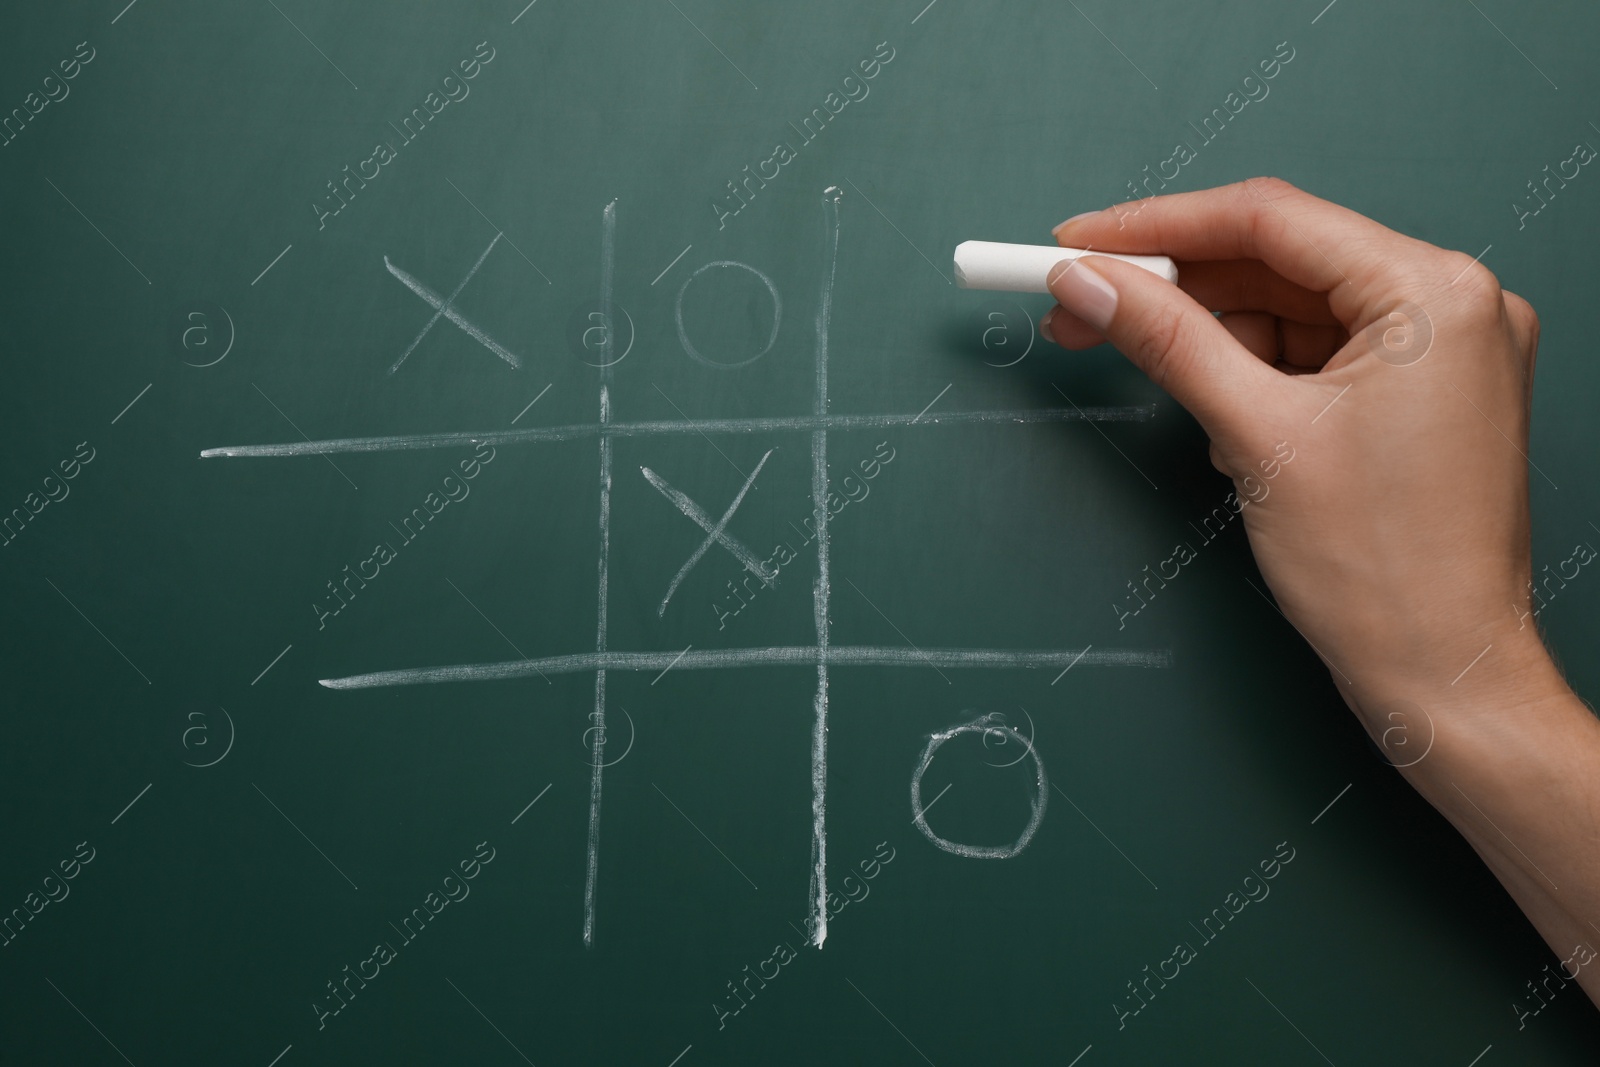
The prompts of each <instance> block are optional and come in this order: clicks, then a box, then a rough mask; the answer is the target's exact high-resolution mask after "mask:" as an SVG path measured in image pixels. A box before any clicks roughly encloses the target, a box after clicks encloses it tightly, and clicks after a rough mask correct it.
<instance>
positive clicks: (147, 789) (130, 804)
mask: <svg viewBox="0 0 1600 1067" xmlns="http://www.w3.org/2000/svg"><path fill="white" fill-rule="evenodd" d="M151 785H155V783H154V782H151V783H150V785H147V786H145V787H144V788H143V789H141V790H139V796H137V797H134V798H133V799H132V800H130V801H128V807H127V808H123V809H122V810H121V811H119V812H117V819H120V818H122V817H123V816H124V815H126V814H128V808H131V807H133V806H134V805H135V804H137V803H139V798H140V797H143V796H144V795H145V794H146V793H148V792H150V786H151ZM117 819H112V820H111V825H112V826H115V825H117Z"/></svg>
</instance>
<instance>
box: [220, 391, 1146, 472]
mask: <svg viewBox="0 0 1600 1067" xmlns="http://www.w3.org/2000/svg"><path fill="white" fill-rule="evenodd" d="M657 391H658V392H659V391H660V390H659V388H658V389H657ZM662 395H663V396H665V395H666V394H664V393H663V394H662ZM667 402H668V403H671V404H672V406H673V407H674V408H677V404H676V403H674V402H673V401H672V398H671V397H667ZM678 410H679V411H680V413H681V411H682V409H681V408H679V409H678ZM1154 417H1155V405H1153V404H1137V405H1131V406H1123V407H1092V408H1087V409H1086V408H1080V407H1077V406H1074V407H1072V408H1070V409H1069V408H1032V409H1018V410H1014V411H958V412H954V413H952V414H949V415H933V416H930V417H929V418H928V419H927V421H926V422H923V423H921V425H923V426H939V425H948V426H967V425H980V424H999V423H1009V424H1013V425H1018V426H1024V425H1039V424H1042V423H1060V422H1079V421H1083V422H1147V421H1149V420H1150V419H1151V418H1154ZM919 418H920V416H917V415H905V414H893V415H794V416H780V417H774V418H756V419H708V420H703V421H700V422H696V421H694V420H692V419H689V418H688V417H687V416H685V418H684V421H682V422H679V421H677V420H674V419H663V420H655V421H647V422H611V423H607V424H606V426H605V429H604V431H602V430H601V429H600V428H599V427H597V426H596V425H595V424H594V423H576V424H572V425H567V426H541V427H537V428H533V429H525V430H483V431H468V432H455V433H434V434H408V435H400V436H389V437H340V438H333V439H330V440H326V441H307V442H305V443H304V444H301V443H298V442H287V443H280V444H266V445H224V446H222V447H220V448H208V449H205V450H204V451H203V452H201V453H200V457H201V458H202V459H217V458H229V459H237V458H242V457H260V456H320V455H323V454H326V453H334V454H344V453H357V452H413V451H418V450H421V449H429V448H460V447H466V446H469V445H471V446H476V445H479V444H492V445H521V444H552V443H557V442H562V441H575V440H580V439H582V438H585V437H596V436H599V435H600V433H602V432H604V433H606V434H609V435H610V436H612V437H671V436H678V435H686V434H699V435H700V436H701V437H705V436H706V434H707V433H726V434H746V435H749V434H765V433H780V432H790V431H792V432H796V433H815V432H816V431H818V430H863V429H889V428H893V427H901V426H914V425H918V422H917V420H918V419H919ZM706 440H707V442H708V443H709V442H710V438H709V437H707V438H706ZM712 447H713V448H715V447H716V446H715V445H714V444H713V445H712ZM718 451H719V453H720V451H721V450H720V449H719V450H718ZM723 458H724V459H727V456H726V455H724V456H723ZM729 463H730V464H732V460H729ZM733 466H734V469H735V470H738V469H739V468H738V466H737V465H736V464H734V465H733ZM739 473H740V475H741V476H743V475H744V471H742V470H740V471H739Z"/></svg>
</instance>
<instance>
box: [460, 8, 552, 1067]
mask: <svg viewBox="0 0 1600 1067" xmlns="http://www.w3.org/2000/svg"><path fill="white" fill-rule="evenodd" d="M536 2H537V0H536ZM529 6H530V7H531V6H532V5H529ZM445 981H446V982H450V979H449V977H446V978H445ZM450 988H451V989H454V990H455V991H456V994H457V995H458V996H460V997H461V999H462V1000H464V1001H466V1002H467V1003H468V1004H469V1005H471V1007H472V1010H473V1011H475V1012H477V1013H478V1015H479V1016H481V1017H482V1019H483V1021H484V1022H486V1023H488V1024H489V1025H490V1026H491V1027H494V1032H495V1033H497V1034H499V1035H500V1040H502V1041H504V1042H505V1043H506V1044H508V1045H510V1046H511V1047H512V1048H513V1049H515V1050H516V1053H517V1055H518V1056H522V1062H523V1063H526V1064H527V1065H528V1067H533V1061H532V1060H530V1059H528V1057H527V1056H525V1055H523V1052H522V1050H521V1049H520V1048H517V1046H516V1042H514V1041H512V1040H511V1039H510V1038H509V1037H507V1036H506V1034H505V1031H504V1030H502V1029H500V1028H499V1027H498V1026H495V1025H494V1020H493V1019H491V1018H489V1017H488V1016H487V1015H484V1014H483V1009H482V1008H480V1007H478V1006H477V1005H476V1004H473V1003H472V998H470V997H468V996H467V995H466V994H465V993H463V992H461V987H460V986H458V985H456V984H455V983H454V982H450Z"/></svg>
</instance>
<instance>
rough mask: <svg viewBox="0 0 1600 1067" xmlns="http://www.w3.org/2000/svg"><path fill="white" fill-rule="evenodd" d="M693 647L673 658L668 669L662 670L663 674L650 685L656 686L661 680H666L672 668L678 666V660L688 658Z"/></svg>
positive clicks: (656, 677) (657, 676)
mask: <svg viewBox="0 0 1600 1067" xmlns="http://www.w3.org/2000/svg"><path fill="white" fill-rule="evenodd" d="M693 647H694V646H693V645H690V646H689V648H685V649H684V650H683V651H682V652H679V653H678V654H677V655H676V656H675V657H673V660H672V662H671V663H669V664H667V665H666V667H664V668H662V671H661V673H660V674H658V675H656V676H655V679H654V680H653V681H651V683H650V684H651V685H655V684H656V682H659V681H661V679H663V678H665V677H666V676H667V671H670V670H671V669H672V668H674V667H676V666H677V665H678V660H680V659H682V658H683V657H685V656H687V655H688V654H689V649H690V648H693Z"/></svg>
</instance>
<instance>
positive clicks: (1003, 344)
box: [983, 304, 1038, 369]
mask: <svg viewBox="0 0 1600 1067" xmlns="http://www.w3.org/2000/svg"><path fill="white" fill-rule="evenodd" d="M1011 308H1016V309H1017V314H1018V315H1020V316H1021V317H1022V321H1023V322H1025V323H1027V324H1028V344H1027V346H1026V347H1025V348H1023V350H1022V355H1020V356H1018V357H1017V358H1016V359H1014V360H1012V361H1011V362H1010V363H990V362H989V361H988V360H984V363H987V364H988V365H989V366H991V367H1000V368H1002V369H1003V368H1005V367H1015V366H1016V365H1017V364H1018V363H1021V362H1022V361H1023V360H1025V359H1027V358H1028V353H1030V352H1032V351H1033V342H1034V339H1035V338H1036V337H1037V336H1038V334H1037V331H1036V330H1034V328H1033V316H1032V315H1029V314H1028V312H1027V309H1026V308H1024V307H1023V306H1022V305H1021V304H1007V305H1005V306H1004V308H1002V309H997V310H991V311H990V312H988V313H987V314H986V315H984V321H985V322H989V323H993V325H991V326H988V327H985V329H984V331H983V350H984V351H985V352H990V353H994V354H996V355H1000V354H1002V353H1001V352H1000V350H1001V349H1007V348H1009V347H1010V346H1011V319H1010V314H1009V312H1010V309H1011Z"/></svg>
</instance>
